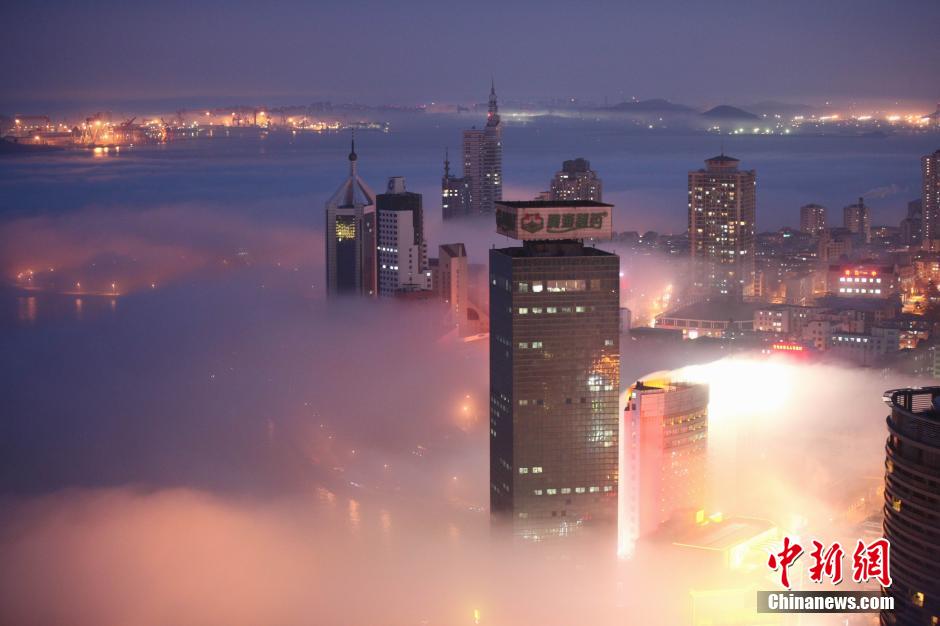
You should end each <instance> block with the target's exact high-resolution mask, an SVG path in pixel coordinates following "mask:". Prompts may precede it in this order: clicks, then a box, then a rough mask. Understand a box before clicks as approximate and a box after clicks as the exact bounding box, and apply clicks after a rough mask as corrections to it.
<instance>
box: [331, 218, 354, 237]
mask: <svg viewBox="0 0 940 626" xmlns="http://www.w3.org/2000/svg"><path fill="white" fill-rule="evenodd" d="M355 238H356V223H355V222H347V221H343V222H341V221H339V220H336V239H338V240H339V241H345V240H347V239H355Z"/></svg>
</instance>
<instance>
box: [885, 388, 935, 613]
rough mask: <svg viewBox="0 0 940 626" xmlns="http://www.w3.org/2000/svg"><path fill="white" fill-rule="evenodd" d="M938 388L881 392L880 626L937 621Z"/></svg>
mask: <svg viewBox="0 0 940 626" xmlns="http://www.w3.org/2000/svg"><path fill="white" fill-rule="evenodd" d="M938 397H940V387H925V388H917V389H896V390H892V391H887V392H885V395H884V400H885V402H886V403H887V404H888V406H889V407H890V408H891V414H890V415H889V416H888V419H887V423H888V441H887V444H886V445H885V453H886V459H885V493H884V497H885V504H884V536H885V538H887V539H888V541H890V542H891V578H892V580H893V583H892V585H891V586H890V587H888V588H887V589H885V590H884V592H885V593H886V594H888V595H890V596H893V597H894V606H895V608H894V610H893V611H884V612H882V614H881V623H882V624H883V625H885V626H889V625H890V626H893V625H898V626H907V625H917V626H921V625H922V626H930V625H932V624H937V623H938V622H940V526H938V520H940V411H938V410H937V409H936V408H935V407H936V406H937V398H938Z"/></svg>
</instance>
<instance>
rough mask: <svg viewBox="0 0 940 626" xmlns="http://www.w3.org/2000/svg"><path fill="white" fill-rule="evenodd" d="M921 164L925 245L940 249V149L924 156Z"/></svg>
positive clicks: (930, 248)
mask: <svg viewBox="0 0 940 626" xmlns="http://www.w3.org/2000/svg"><path fill="white" fill-rule="evenodd" d="M920 164H921V173H922V175H923V186H922V195H921V209H922V211H923V228H924V233H923V237H924V247H926V248H927V249H929V250H934V251H940V150H937V151H936V152H934V153H933V154H928V155H926V156H925V157H923V158H922V159H921V160H920Z"/></svg>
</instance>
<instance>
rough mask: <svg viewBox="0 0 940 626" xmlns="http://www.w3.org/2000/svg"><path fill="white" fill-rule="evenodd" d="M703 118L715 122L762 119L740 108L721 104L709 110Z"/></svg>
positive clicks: (703, 114)
mask: <svg viewBox="0 0 940 626" xmlns="http://www.w3.org/2000/svg"><path fill="white" fill-rule="evenodd" d="M702 117H707V118H709V119H713V120H759V119H760V118H759V117H757V116H756V115H754V114H753V113H749V112H748V111H745V110H744V109H739V108H738V107H733V106H729V105H727V104H719V105H718V106H716V107H713V108H711V109H708V110H707V111H705V112H704V113H702Z"/></svg>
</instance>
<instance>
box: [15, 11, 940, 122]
mask: <svg viewBox="0 0 940 626" xmlns="http://www.w3.org/2000/svg"><path fill="white" fill-rule="evenodd" d="M3 15H4V18H5V19H4V22H5V23H6V25H7V29H5V33H4V37H3V40H2V41H0V51H2V54H3V57H4V58H5V59H8V60H10V59H12V60H13V62H7V63H5V64H3V66H2V67H0V81H2V84H3V85H4V88H3V94H2V95H0V110H3V111H6V112H13V111H12V110H11V109H17V108H18V107H21V106H24V105H31V104H34V103H53V102H70V103H74V104H76V105H83V104H88V105H93V104H96V103H112V102H131V101H135V100H136V101H147V102H153V101H166V102H168V103H170V102H173V103H184V102H192V104H193V106H200V105H204V106H208V105H209V104H211V103H213V102H215V101H219V103H220V104H227V103H231V102H233V101H240V100H245V101H257V102H264V103H271V104H278V103H287V102H295V103H304V102H309V101H312V100H331V101H333V102H348V101H356V102H362V103H367V104H381V103H387V104H401V105H413V104H419V103H427V102H432V101H443V102H462V103H467V102H483V101H485V97H486V93H487V91H488V87H489V82H490V77H491V76H495V78H496V83H497V88H498V89H499V91H500V96H501V98H502V99H503V100H504V101H506V102H512V101H524V100H539V99H549V98H566V97H578V98H584V99H591V100H594V101H597V102H603V101H604V100H605V99H606V100H607V101H608V102H609V103H610V104H614V103H616V102H620V101H623V100H629V99H630V98H631V97H637V98H641V99H643V98H652V97H662V98H668V99H670V100H673V101H677V102H683V103H689V104H693V105H697V106H703V107H704V106H712V105H716V104H722V103H732V104H739V105H746V104H749V103H754V102H758V101H763V100H780V101H786V102H802V103H807V104H814V105H821V104H823V103H825V102H826V101H827V100H828V101H831V102H833V104H837V105H840V106H850V105H851V104H852V103H857V104H859V105H861V106H866V105H867V106H871V105H873V104H884V105H887V104H888V103H891V102H895V101H900V102H902V103H919V104H921V105H927V104H932V103H935V102H936V101H938V100H940V83H938V81H937V77H938V76H940V37H938V36H937V31H936V29H937V24H940V3H938V2H936V1H934V0H903V1H900V2H893V3H885V2H883V1H880V0H834V1H831V2H822V3H820V2H809V1H806V0H796V1H793V2H788V3H780V2H770V1H765V0H758V1H755V2H749V3H742V2H722V1H715V2H710V3H697V2H679V1H678V0H665V1H659V2H639V3H633V4H631V5H629V6H624V5H622V4H621V3H617V2H588V3H578V4H572V3H570V2H557V1H555V0H548V1H544V2H505V3H496V2H490V1H488V0H486V1H481V2H476V3H462V4H456V3H455V4H449V3H440V2H424V1H408V0H405V1H402V2H398V3H388V2H380V1H378V0H348V1H345V2H339V1H333V0H326V1H322V2H316V3H301V2H270V3H264V4H255V3H250V2H237V1H233V2H218V1H209V2H202V3H197V4H189V3H182V2H175V1H171V2H161V3H152V2H151V3H140V2H112V1H110V0H105V1H103V2H96V3H94V4H87V3H85V4H83V3H69V2H62V1H58V0H51V1H48V2H42V3H30V2H18V1H15V2H12V3H8V4H7V5H6V6H5V9H4V12H3ZM540 42H541V43H540ZM180 105H182V104H180Z"/></svg>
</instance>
